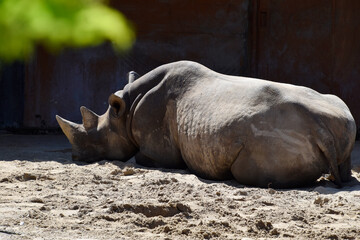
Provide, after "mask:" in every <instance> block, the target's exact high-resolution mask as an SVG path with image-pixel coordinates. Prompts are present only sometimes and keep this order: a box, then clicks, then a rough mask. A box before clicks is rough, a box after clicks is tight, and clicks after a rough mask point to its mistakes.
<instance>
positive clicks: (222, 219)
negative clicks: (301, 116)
mask: <svg viewBox="0 0 360 240" xmlns="http://www.w3.org/2000/svg"><path fill="white" fill-rule="evenodd" d="M70 147H71V146H70V145H69V143H68V142H67V140H66V139H65V137H64V136H62V135H49V136H21V135H11V134H8V133H6V132H2V133H0V169H1V170H0V239H108V240H109V239H241V238H252V239H259V238H267V239H268V238H297V239H308V238H312V239H320V238H321V239H360V183H359V180H360V143H357V144H356V149H355V151H354V153H353V176H354V177H356V178H357V179H354V180H353V181H352V182H351V183H350V184H348V185H347V186H345V187H344V188H342V189H337V188H335V186H334V185H333V184H332V183H331V182H328V181H326V180H322V181H320V182H319V183H316V184H314V186H312V187H309V188H303V189H291V190H280V189H277V190H274V189H260V188H252V187H246V186H243V185H240V184H238V183H237V182H235V181H224V182H214V181H208V180H204V179H201V178H198V177H197V176H195V175H193V174H191V173H189V172H187V171H183V170H182V171H179V170H171V171H170V170H163V169H149V168H144V167H142V166H139V165H136V164H135V163H134V160H130V161H129V162H126V163H123V162H118V161H114V162H111V161H101V162H98V163H94V164H82V163H77V162H73V161H72V160H71V153H70Z"/></svg>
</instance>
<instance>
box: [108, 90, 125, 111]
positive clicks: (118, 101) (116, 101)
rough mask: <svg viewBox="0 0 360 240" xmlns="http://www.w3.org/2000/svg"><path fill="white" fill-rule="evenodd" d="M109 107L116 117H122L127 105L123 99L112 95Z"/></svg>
mask: <svg viewBox="0 0 360 240" xmlns="http://www.w3.org/2000/svg"><path fill="white" fill-rule="evenodd" d="M109 105H110V106H111V109H112V112H113V114H114V116H115V117H121V116H122V115H123V114H124V112H125V109H126V103H125V101H124V99H122V98H121V97H119V96H117V95H115V94H111V95H110V97H109Z"/></svg>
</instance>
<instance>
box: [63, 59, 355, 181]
mask: <svg viewBox="0 0 360 240" xmlns="http://www.w3.org/2000/svg"><path fill="white" fill-rule="evenodd" d="M136 77H137V74H136V73H134V72H132V73H130V74H129V80H130V81H129V84H127V85H126V86H125V87H124V89H123V90H120V91H118V92H116V93H115V94H112V95H111V96H110V98H109V109H108V111H107V112H106V113H105V114H104V115H102V116H97V115H96V114H95V113H93V112H91V111H90V110H88V109H86V108H84V107H82V108H81V112H82V116H83V124H74V123H71V122H68V121H66V120H64V119H62V118H60V117H58V116H57V119H58V122H59V124H60V126H61V128H62V129H63V131H64V133H65V134H66V136H67V137H68V138H69V141H70V142H71V144H72V145H73V157H74V159H78V160H82V161H87V162H92V161H96V160H100V159H104V158H106V159H118V160H127V159H129V158H130V157H131V156H133V155H135V154H136V160H137V161H138V162H139V163H140V164H143V165H147V166H156V167H166V168H181V167H188V168H189V169H190V171H192V172H194V173H195V174H197V175H198V176H201V177H203V178H208V179H218V180H221V179H230V178H232V177H234V178H235V179H236V180H237V181H238V182H240V183H242V184H247V185H253V186H260V187H268V186H271V187H298V186H304V185H307V184H311V183H313V182H314V181H316V179H318V178H319V177H320V176H321V175H322V174H323V173H329V172H331V173H332V175H333V176H334V178H335V182H336V183H337V184H338V185H339V186H341V183H342V182H346V181H349V180H350V178H351V171H350V168H351V160H350V153H351V151H352V148H353V146H354V142H355V133H356V126H355V122H354V119H353V117H352V115H351V113H350V111H349V109H348V107H347V106H346V105H345V103H344V102H343V101H342V100H341V99H339V98H338V97H336V96H334V95H324V94H320V93H318V92H316V91H314V90H312V89H309V88H306V87H300V86H294V85H290V84H283V83H275V82H270V81H265V80H260V79H252V78H245V77H235V76H227V75H223V74H219V73H216V72H214V71H212V70H210V69H208V68H206V67H204V66H202V65H200V64H198V63H194V62H189V61H181V62H175V63H170V64H167V65H163V66H160V67H158V68H156V69H155V70H153V71H151V72H149V73H147V74H145V75H144V76H142V77H139V78H138V79H136ZM135 79H136V80H135Z"/></svg>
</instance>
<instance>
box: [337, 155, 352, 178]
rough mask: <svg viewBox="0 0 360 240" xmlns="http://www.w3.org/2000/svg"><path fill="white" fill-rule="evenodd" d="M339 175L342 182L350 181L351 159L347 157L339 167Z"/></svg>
mask: <svg viewBox="0 0 360 240" xmlns="http://www.w3.org/2000/svg"><path fill="white" fill-rule="evenodd" d="M339 173H340V178H341V181H342V182H350V181H351V157H350V156H349V157H348V158H347V159H346V160H345V161H344V162H343V163H341V164H340V165H339Z"/></svg>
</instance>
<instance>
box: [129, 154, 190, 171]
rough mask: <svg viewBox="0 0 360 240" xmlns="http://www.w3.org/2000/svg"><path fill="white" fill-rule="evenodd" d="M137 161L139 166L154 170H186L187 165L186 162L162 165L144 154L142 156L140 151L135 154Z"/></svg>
mask: <svg viewBox="0 0 360 240" xmlns="http://www.w3.org/2000/svg"><path fill="white" fill-rule="evenodd" d="M135 160H136V163H137V164H140V165H143V166H145V167H152V168H176V169H185V168H186V165H185V163H184V162H182V163H178V162H177V163H171V162H170V163H169V164H167V165H164V164H161V163H159V162H157V161H155V160H153V159H151V158H149V157H147V156H145V155H144V154H142V153H141V152H140V151H139V152H138V153H137V154H135Z"/></svg>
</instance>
